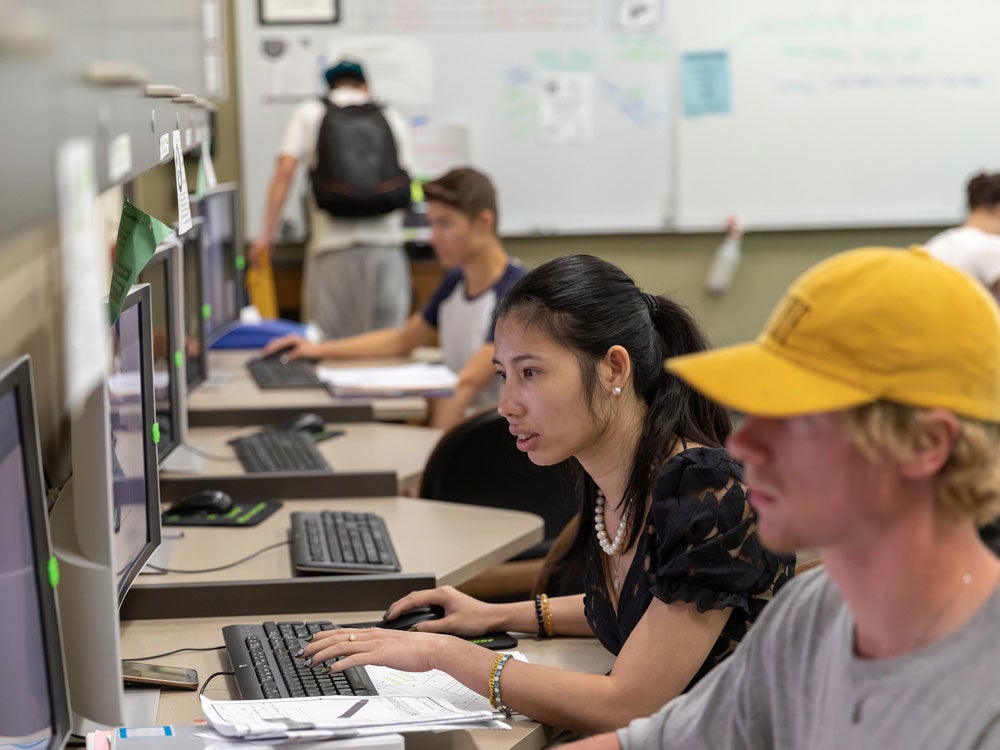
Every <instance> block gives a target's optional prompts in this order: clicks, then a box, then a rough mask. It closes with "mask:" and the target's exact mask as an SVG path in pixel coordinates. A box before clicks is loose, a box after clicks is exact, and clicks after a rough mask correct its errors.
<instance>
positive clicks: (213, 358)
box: [187, 349, 427, 424]
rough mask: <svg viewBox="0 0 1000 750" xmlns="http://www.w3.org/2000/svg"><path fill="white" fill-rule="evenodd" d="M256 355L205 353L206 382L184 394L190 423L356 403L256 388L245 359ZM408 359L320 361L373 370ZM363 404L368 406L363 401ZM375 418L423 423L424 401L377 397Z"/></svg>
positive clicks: (316, 391)
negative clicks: (204, 416) (202, 416)
mask: <svg viewBox="0 0 1000 750" xmlns="http://www.w3.org/2000/svg"><path fill="white" fill-rule="evenodd" d="M258 356H260V351H259V350H257V349H254V350H247V349H222V350H211V351H209V353H208V372H209V374H210V379H209V381H208V382H206V383H202V384H201V385H200V386H198V387H197V388H196V389H194V391H193V392H192V393H189V394H188V399H187V400H188V412H189V413H190V414H191V416H190V419H191V421H192V424H197V423H198V413H208V412H212V413H217V412H239V411H240V410H241V409H245V408H247V407H249V406H253V407H254V408H256V409H261V408H266V407H268V406H270V407H273V408H275V409H298V410H301V411H311V410H316V409H320V408H322V407H324V406H331V405H334V404H337V403H343V404H356V403H358V400H357V399H338V398H334V397H333V396H332V395H330V393H329V392H328V391H327V390H326V389H325V388H276V389H269V390H262V389H260V388H258V387H257V384H256V383H255V382H254V380H253V378H252V377H251V376H250V373H249V371H248V370H247V368H246V363H247V360H250V359H253V358H254V357H258ZM410 361H411V360H409V359H406V358H400V357H394V358H386V359H364V360H362V359H354V360H324V361H323V363H322V365H323V366H324V367H375V366H378V365H395V364H404V363H407V362H410ZM364 403H368V402H367V401H365V402H364ZM370 403H371V405H372V409H373V410H374V412H375V418H376V419H379V420H383V421H407V420H410V421H424V420H426V419H427V399H425V398H420V397H412V396H411V397H401V398H379V399H372V400H371V402H370Z"/></svg>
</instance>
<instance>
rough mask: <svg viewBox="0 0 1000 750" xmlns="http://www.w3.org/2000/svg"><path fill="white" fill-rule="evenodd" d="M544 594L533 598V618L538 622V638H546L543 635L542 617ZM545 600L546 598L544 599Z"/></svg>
mask: <svg viewBox="0 0 1000 750" xmlns="http://www.w3.org/2000/svg"><path fill="white" fill-rule="evenodd" d="M543 596H545V594H538V595H536V596H535V618H536V619H537V620H538V637H539V638H547V637H548V636H547V635H546V634H545V617H544V616H543V615H542V597H543ZM546 598H547V597H546Z"/></svg>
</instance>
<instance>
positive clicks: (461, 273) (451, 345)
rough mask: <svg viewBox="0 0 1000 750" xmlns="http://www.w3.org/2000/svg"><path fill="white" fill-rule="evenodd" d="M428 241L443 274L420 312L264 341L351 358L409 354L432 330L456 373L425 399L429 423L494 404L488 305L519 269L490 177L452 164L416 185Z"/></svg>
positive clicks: (441, 423) (301, 352) (301, 353)
mask: <svg viewBox="0 0 1000 750" xmlns="http://www.w3.org/2000/svg"><path fill="white" fill-rule="evenodd" d="M424 197H425V198H426V200H427V220H428V222H429V223H430V228H431V244H432V245H433V247H434V253H435V255H436V256H437V258H438V261H440V263H441V265H442V266H443V267H444V268H445V269H446V270H447V273H446V274H445V277H444V279H443V280H442V281H441V284H440V285H439V286H438V288H437V290H436V291H435V292H434V295H433V297H432V298H431V300H430V302H428V303H427V306H426V307H425V308H424V309H423V311H422V312H418V313H414V314H413V315H412V316H411V317H410V319H409V320H408V321H407V322H406V323H405V324H404V325H401V326H398V327H395V328H384V329H382V330H378V331H372V332H370V333H365V334H361V335H359V336H351V337H348V338H342V339H338V340H333V341H324V342H321V343H319V344H313V343H310V342H308V341H306V340H304V339H303V338H301V337H300V336H295V335H292V336H285V337H282V338H279V339H276V340H275V341H272V342H271V343H270V344H268V346H267V347H266V348H265V349H264V353H265V355H266V354H269V353H271V352H274V351H277V350H279V349H282V348H284V347H287V346H289V345H292V347H293V348H292V349H291V350H290V351H289V352H288V353H287V355H286V356H288V357H290V358H295V357H311V358H314V359H322V358H330V359H352V358H361V357H388V356H398V355H404V354H409V353H410V352H411V351H413V350H414V349H415V348H416V347H418V346H428V345H431V344H433V343H434V342H435V338H436V337H437V338H439V340H440V344H441V348H442V350H443V351H444V361H445V364H447V365H448V367H450V368H451V369H452V370H454V371H455V372H456V373H458V385H457V387H456V390H455V395H454V396H452V397H450V398H446V399H434V400H432V401H431V423H432V424H433V425H434V426H437V427H450V426H451V425H453V424H455V423H456V422H458V421H459V420H461V419H462V417H463V416H464V415H465V413H466V411H467V410H468V409H470V408H472V409H479V408H486V407H489V406H495V405H496V403H497V391H498V386H497V384H496V382H495V381H496V378H495V376H494V374H493V362H492V360H493V321H492V316H493V310H494V308H495V307H496V304H497V302H498V301H499V300H500V299H501V298H502V297H503V296H504V295H505V294H506V293H507V290H509V289H510V288H511V286H513V284H514V282H515V281H517V280H518V279H519V278H521V276H523V275H524V273H525V272H524V269H523V268H522V266H521V265H520V264H519V263H518V262H517V261H514V260H511V258H510V257H509V256H508V255H507V252H506V251H505V250H504V248H503V244H502V243H501V242H500V236H499V234H498V233H497V216H498V212H497V196H496V190H495V189H494V187H493V183H492V182H491V181H490V178H489V177H487V176H486V175H485V174H483V173H482V172H479V171H477V170H475V169H472V168H470V167H460V168H457V169H453V170H451V171H450V172H448V173H446V174H445V175H443V176H442V177H439V178H438V179H436V180H433V181H432V182H428V183H426V184H425V185H424Z"/></svg>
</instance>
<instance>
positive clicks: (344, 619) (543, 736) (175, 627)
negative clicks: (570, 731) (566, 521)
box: [121, 612, 614, 750]
mask: <svg viewBox="0 0 1000 750" xmlns="http://www.w3.org/2000/svg"><path fill="white" fill-rule="evenodd" d="M381 617H382V613H381V612H351V613H339V614H330V613H310V614H304V615H301V616H296V617H295V618H294V619H302V620H307V621H308V620H332V621H333V622H340V623H348V622H369V621H373V620H378V619H380V618H381ZM273 619H279V620H280V619H291V618H288V617H287V616H284V617H283V616H282V615H276V616H262V617H260V618H252V619H237V620H234V619H233V618H226V617H217V618H196V619H183V620H181V619H173V620H141V621H126V622H123V623H122V628H121V634H122V655H123V656H125V657H131V658H134V657H141V656H145V655H147V654H156V653H162V652H165V651H170V650H173V649H175V648H189V647H211V646H218V645H221V644H222V628H223V626H225V625H231V624H236V623H238V622H263V621H265V620H273ZM518 638H519V643H518V646H517V648H518V650H519V651H522V652H523V653H524V654H525V656H527V657H528V659H529V661H531V662H533V663H537V664H546V665H548V666H553V667H562V668H565V669H573V670H576V671H579V672H588V673H592V674H604V673H606V672H607V671H608V670H609V669H611V665H612V663H613V662H614V657H613V656H612V655H611V654H610V653H609V652H608V651H606V650H605V649H604V647H603V646H601V644H600V643H599V642H598V641H597V640H596V639H594V638H555V639H553V640H551V641H543V640H539V639H537V638H536V637H534V636H532V635H523V634H518ZM156 662H157V663H162V664H171V665H176V666H185V667H194V668H195V669H197V670H198V676H199V678H200V679H201V680H202V681H204V680H205V678H207V677H208V676H209V675H211V674H213V673H214V672H228V671H231V669H232V668H231V666H230V664H229V659H228V657H227V656H226V654H225V651H224V650H219V651H205V652H186V653H180V654H176V655H174V656H169V657H163V658H162V659H157V660H156ZM483 679H484V681H485V679H486V678H485V676H484V678H483ZM205 695H206V696H207V697H209V698H212V699H215V700H227V699H232V698H235V697H238V693H237V689H236V683H235V681H234V680H233V678H231V677H224V676H220V677H216V678H215V679H214V680H212V682H211V684H210V685H209V687H208V688H207V689H206V690H205ZM201 718H202V713H201V707H200V705H199V703H198V696H197V694H196V693H195V692H163V693H161V694H160V704H159V710H158V713H157V717H156V723H157V724H190V723H191V722H193V721H195V720H196V719H201ZM511 725H512V727H513V728H512V729H511V730H510V731H503V730H487V729H473V730H456V731H453V732H443V733H426V734H421V733H414V734H410V735H408V736H407V737H406V746H407V748H408V749H409V750H424V748H456V749H458V748H461V749H462V750H469V749H471V748H476V750H513V749H514V748H516V750H535V749H536V748H541V747H544V746H545V745H546V744H547V743H548V742H549V740H551V739H552V737H553V736H555V734H556V731H555V730H553V729H552V728H551V727H546V726H544V725H542V724H538V723H537V722H534V721H529V720H527V719H517V720H514V721H512V722H511Z"/></svg>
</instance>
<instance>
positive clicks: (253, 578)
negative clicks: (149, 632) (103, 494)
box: [123, 497, 544, 617]
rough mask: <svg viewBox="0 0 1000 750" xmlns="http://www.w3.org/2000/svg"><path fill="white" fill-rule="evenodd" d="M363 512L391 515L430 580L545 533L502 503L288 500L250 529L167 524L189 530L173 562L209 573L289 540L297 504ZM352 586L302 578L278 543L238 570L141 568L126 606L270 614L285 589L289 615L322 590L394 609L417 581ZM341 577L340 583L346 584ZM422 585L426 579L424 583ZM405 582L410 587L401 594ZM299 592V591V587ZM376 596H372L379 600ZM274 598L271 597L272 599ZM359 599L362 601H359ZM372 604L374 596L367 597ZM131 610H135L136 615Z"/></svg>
mask: <svg viewBox="0 0 1000 750" xmlns="http://www.w3.org/2000/svg"><path fill="white" fill-rule="evenodd" d="M302 510H305V511H315V510H355V511H368V512H371V513H377V514H378V515H380V516H382V518H383V519H385V523H386V527H387V528H388V530H389V536H390V537H391V539H392V542H393V546H394V547H395V548H396V554H397V555H398V556H399V562H400V565H401V567H402V570H401V573H402V574H429V575H428V576H427V578H428V579H429V582H428V581H423V582H422V585H425V586H426V585H433V584H434V582H435V580H436V583H437V584H438V585H444V584H451V585H453V586H457V585H459V584H462V583H464V582H465V581H468V580H469V579H471V578H474V577H475V576H477V575H479V574H480V573H482V572H483V571H486V570H489V569H490V568H493V567H495V566H496V565H499V564H500V563H502V562H503V561H505V560H507V559H509V558H511V557H513V556H514V555H517V554H518V553H520V552H523V551H524V550H526V549H528V548H529V547H531V546H532V545H534V544H537V543H538V542H540V541H541V540H542V537H543V535H544V524H543V522H542V519H541V518H540V517H539V516H536V515H534V514H532V513H524V512H521V511H512V510H505V509H502V508H486V507H482V506H476V505H465V504H462V503H446V502H439V501H436V500H420V499H413V498H406V497H380V498H376V497H362V498H343V499H337V500H328V499H327V500H286V501H285V502H284V505H283V506H282V507H281V509H280V510H278V511H277V512H276V513H275V514H274V515H272V516H270V517H269V518H267V519H265V520H264V521H262V522H261V523H260V524H259V525H257V526H253V527H250V528H235V527H217V526H216V527H204V526H188V527H166V529H165V531H167V532H168V533H169V532H171V531H177V530H183V532H184V537H183V538H182V539H179V540H177V541H176V542H174V545H175V546H174V549H173V552H172V555H171V560H170V565H169V567H170V568H171V569H176V570H194V569H197V570H201V569H204V568H214V567H217V566H223V565H226V564H228V563H231V562H233V561H234V560H238V559H240V558H241V557H244V556H245V555H248V554H250V553H252V552H254V551H256V550H260V549H263V548H265V547H268V546H269V545H272V544H277V543H280V542H284V541H286V540H287V539H288V530H289V527H290V525H291V522H290V515H291V513H292V512H293V511H302ZM380 579H381V580H375V581H372V582H371V583H367V584H364V589H365V590H364V591H362V592H358V591H356V590H354V589H351V584H352V582H353V581H355V580H356V577H353V576H309V577H296V576H295V573H294V572H293V570H292V563H291V554H290V549H289V547H288V545H281V546H277V547H275V548H274V549H270V550H267V551H266V552H263V553H261V554H260V555H258V556H256V557H254V558H253V559H251V560H248V561H246V562H244V563H240V564H239V565H236V566H234V567H231V568H226V569H224V570H219V571H214V572H210V573H190V574H181V573H176V574H175V573H168V574H165V575H141V576H139V579H138V580H137V582H136V584H135V585H133V587H132V590H131V591H130V592H129V595H128V597H126V599H125V603H124V605H123V616H131V617H150V616H154V617H160V616H163V614H164V613H166V612H170V613H174V612H179V611H180V610H182V609H183V610H184V612H183V614H184V615H187V616H197V615H200V614H202V611H203V610H205V611H209V612H219V613H220V614H222V613H225V612H249V611H258V612H259V611H272V610H271V609H262V607H268V606H271V607H273V606H274V605H273V604H271V605H268V604H267V602H268V601H269V599H270V598H271V597H277V596H281V597H282V601H284V602H288V603H289V608H287V609H286V610H285V611H287V612H293V611H297V612H301V611H304V610H303V608H304V607H308V606H312V604H313V603H314V602H315V600H314V599H312V597H314V596H316V595H317V587H321V586H323V585H324V584H327V586H326V588H324V589H321V590H322V591H324V592H326V593H324V594H323V595H327V596H337V597H338V599H340V601H338V602H337V603H336V605H334V604H333V603H331V606H336V607H337V609H338V610H349V609H361V608H363V609H367V608H369V607H372V606H387V605H388V604H389V603H390V602H391V601H392V598H389V599H386V597H393V598H394V597H395V596H397V595H402V594H403V593H406V591H408V590H410V589H411V588H413V587H414V586H413V585H412V584H409V588H408V587H407V585H408V584H407V582H406V581H405V580H404V581H401V580H397V579H399V576H398V575H394V574H386V575H383V576H381V577H380ZM338 584H342V585H338ZM418 585H421V584H418ZM401 589H402V591H401ZM297 590H298V591H300V592H301V593H300V594H296V591H297ZM373 598H374V599H375V600H377V601H378V603H377V604H374V603H371V600H372V599H373ZM272 601H273V599H272ZM350 601H357V602H358V606H351V605H350ZM366 601H368V602H369V603H367V604H366V603H365V602H366ZM129 610H132V612H133V613H132V614H129Z"/></svg>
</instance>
